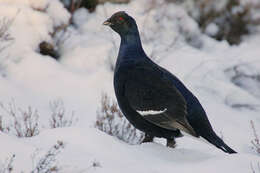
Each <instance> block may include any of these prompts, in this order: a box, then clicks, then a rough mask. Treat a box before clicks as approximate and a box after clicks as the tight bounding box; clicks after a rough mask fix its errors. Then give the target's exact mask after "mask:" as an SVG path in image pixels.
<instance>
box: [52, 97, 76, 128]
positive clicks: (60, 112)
mask: <svg viewBox="0 0 260 173" xmlns="http://www.w3.org/2000/svg"><path fill="white" fill-rule="evenodd" d="M50 109H51V111H52V114H51V119H50V128H59V127H69V126H72V125H73V124H74V123H76V121H77V119H75V116H74V112H72V113H71V115H70V117H67V116H66V110H65V108H64V104H63V102H62V100H56V101H53V102H51V103H50Z"/></svg>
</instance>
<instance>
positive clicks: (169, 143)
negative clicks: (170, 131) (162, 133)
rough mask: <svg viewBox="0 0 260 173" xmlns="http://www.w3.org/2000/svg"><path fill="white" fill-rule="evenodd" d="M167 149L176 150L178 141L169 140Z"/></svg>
mask: <svg viewBox="0 0 260 173" xmlns="http://www.w3.org/2000/svg"><path fill="white" fill-rule="evenodd" d="M166 146H167V147H170V148H175V147H176V141H175V140H174V138H173V139H167V144H166Z"/></svg>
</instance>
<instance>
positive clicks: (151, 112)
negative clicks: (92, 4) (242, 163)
mask: <svg viewBox="0 0 260 173" xmlns="http://www.w3.org/2000/svg"><path fill="white" fill-rule="evenodd" d="M104 25H109V26H110V27H111V28H112V29H113V30H114V31H115V32H117V33H118V34H119V35H120V37H121V44H120V49H119V54H118V57H117V62H116V67H115V73H114V89H115V93H116V97H117V101H118V104H119V107H120V109H121V110H122V112H123V114H124V115H125V117H126V118H127V119H128V120H129V121H130V122H131V123H132V124H133V125H134V126H135V127H136V128H137V129H139V130H141V131H144V132H145V133H146V136H147V137H148V138H149V140H150V139H151V138H152V137H153V136H155V137H163V138H166V139H167V145H169V146H173V145H174V144H175V141H174V138H175V137H179V136H181V133H180V131H179V130H181V131H184V132H186V133H188V134H190V135H192V136H194V137H199V136H201V137H203V138H205V139H206V140H207V141H209V142H210V143H212V144H213V145H215V146H216V147H218V148H220V149H221V150H223V151H224V152H227V153H236V152H235V151H234V150H233V149H231V148H230V147H228V146H227V145H226V144H225V143H224V142H223V140H222V139H220V138H219V137H218V136H217V135H216V133H215V132H214V131H213V129H212V127H211V125H210V122H209V120H208V118H207V115H206V113H205V111H204V109H203V107H202V106H201V104H200V102H199V101H198V99H197V98H196V97H195V96H194V95H193V94H192V93H191V92H190V91H189V90H188V89H187V88H186V87H185V86H184V85H183V83H182V82H181V81H180V80H179V79H178V78H176V77H175V76H174V75H173V74H171V73H170V72H168V71H167V70H166V69H164V68H162V67H160V66H159V65H157V64H155V63H154V62H153V61H152V60H150V59H149V58H148V57H147V55H146V54H145V52H144V50H143V48H142V44H141V40H140V36H139V31H138V28H137V25H136V22H135V20H134V19H133V18H132V17H131V16H129V15H128V14H126V13H125V12H122V11H121V12H117V13H115V14H114V15H112V16H111V17H110V18H109V19H108V20H106V21H105V22H104ZM149 140H148V141H149Z"/></svg>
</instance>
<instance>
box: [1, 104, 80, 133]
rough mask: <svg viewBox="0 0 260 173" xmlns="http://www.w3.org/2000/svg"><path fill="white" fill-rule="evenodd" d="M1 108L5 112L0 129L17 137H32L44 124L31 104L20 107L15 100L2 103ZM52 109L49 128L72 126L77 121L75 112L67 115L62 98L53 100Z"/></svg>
mask: <svg viewBox="0 0 260 173" xmlns="http://www.w3.org/2000/svg"><path fill="white" fill-rule="evenodd" d="M0 109H1V111H2V112H3V114H2V115H1V114H0V131H2V132H4V133H7V134H12V135H15V136H17V137H32V136H35V135H38V134H39V133H40V130H41V128H40V127H42V126H43V124H41V123H40V122H39V114H38V111H37V109H34V108H32V107H31V106H28V107H27V108H26V109H22V108H19V107H17V106H16V104H15V101H14V100H12V101H11V102H10V103H9V104H8V105H4V104H3V103H0ZM50 110H51V116H50V119H49V127H47V128H50V129H53V128H61V127H70V126H72V125H74V124H75V123H76V122H77V119H76V118H75V116H74V112H72V113H71V114H69V115H67V112H66V110H65V107H64V105H63V102H62V101H61V100H56V101H53V102H51V103H50Z"/></svg>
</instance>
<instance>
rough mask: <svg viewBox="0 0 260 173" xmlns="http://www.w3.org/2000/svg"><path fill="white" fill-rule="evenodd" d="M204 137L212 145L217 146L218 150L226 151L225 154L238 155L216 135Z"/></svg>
mask: <svg viewBox="0 0 260 173" xmlns="http://www.w3.org/2000/svg"><path fill="white" fill-rule="evenodd" d="M202 137H203V138H205V139H206V140H207V141H208V142H210V143H211V144H213V145H215V146H216V147H217V148H219V149H221V150H222V151H224V152H225V153H229V154H234V153H237V152H236V151H235V150H233V149H232V148H230V147H229V146H228V145H227V144H225V142H224V141H223V140H222V139H221V138H220V137H218V136H217V135H216V134H215V133H214V134H212V135H205V136H202Z"/></svg>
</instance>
